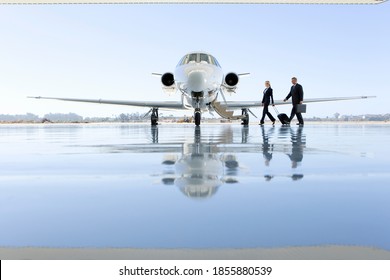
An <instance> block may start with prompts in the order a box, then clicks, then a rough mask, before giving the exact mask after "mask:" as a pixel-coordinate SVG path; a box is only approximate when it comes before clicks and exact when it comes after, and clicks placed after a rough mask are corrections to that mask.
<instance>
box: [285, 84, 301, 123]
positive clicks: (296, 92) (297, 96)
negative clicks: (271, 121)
mask: <svg viewBox="0 0 390 280" xmlns="http://www.w3.org/2000/svg"><path fill="white" fill-rule="evenodd" d="M290 97H292V105H293V107H292V109H291V115H290V122H291V121H292V119H293V118H294V117H295V115H297V119H298V121H299V123H300V124H303V118H302V114H301V113H298V112H297V105H298V104H300V103H301V102H302V101H303V88H302V86H301V85H300V84H295V85H293V86H292V87H291V89H290V93H289V94H288V95H287V96H286V100H288V99H289V98H290Z"/></svg>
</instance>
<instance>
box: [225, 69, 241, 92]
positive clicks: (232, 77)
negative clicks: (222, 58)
mask: <svg viewBox="0 0 390 280" xmlns="http://www.w3.org/2000/svg"><path fill="white" fill-rule="evenodd" d="M238 81H239V77H238V75H237V74H236V73H232V72H231V73H228V74H226V76H225V82H224V88H225V90H226V91H227V92H229V93H232V92H235V91H236V88H237V84H238Z"/></svg>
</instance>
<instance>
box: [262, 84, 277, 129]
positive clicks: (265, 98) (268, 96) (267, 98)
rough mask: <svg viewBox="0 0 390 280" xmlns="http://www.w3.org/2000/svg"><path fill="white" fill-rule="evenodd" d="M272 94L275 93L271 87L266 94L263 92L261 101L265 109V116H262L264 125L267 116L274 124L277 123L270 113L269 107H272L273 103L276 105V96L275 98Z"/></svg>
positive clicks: (265, 91) (266, 90)
mask: <svg viewBox="0 0 390 280" xmlns="http://www.w3.org/2000/svg"><path fill="white" fill-rule="evenodd" d="M272 93H273V91H272V88H271V87H269V88H267V89H265V90H264V92H263V100H262V101H261V103H263V104H264V105H263V106H264V108H263V116H262V118H261V120H260V123H264V118H265V115H267V116H268V117H269V119H270V120H271V121H272V122H274V121H275V118H274V117H273V116H272V114H271V113H270V112H269V111H268V106H269V105H270V103H271V101H272V105H273V104H274V96H273V94H272Z"/></svg>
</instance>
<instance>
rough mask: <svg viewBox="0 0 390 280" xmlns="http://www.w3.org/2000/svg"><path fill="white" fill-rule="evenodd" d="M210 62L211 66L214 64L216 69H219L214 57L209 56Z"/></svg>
mask: <svg viewBox="0 0 390 280" xmlns="http://www.w3.org/2000/svg"><path fill="white" fill-rule="evenodd" d="M210 61H211V64H214V65H216V66H218V67H221V65H219V63H218V61H217V60H216V59H215V57H213V56H211V55H210Z"/></svg>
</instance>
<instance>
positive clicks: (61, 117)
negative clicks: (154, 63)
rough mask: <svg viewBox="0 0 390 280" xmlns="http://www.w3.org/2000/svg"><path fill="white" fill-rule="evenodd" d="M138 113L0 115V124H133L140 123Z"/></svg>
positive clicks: (140, 119)
mask: <svg viewBox="0 0 390 280" xmlns="http://www.w3.org/2000/svg"><path fill="white" fill-rule="evenodd" d="M142 120H143V118H142V116H141V115H140V114H139V113H132V114H124V113H122V114H120V115H118V116H114V117H86V118H84V117H83V116H80V115H78V114H75V113H67V114H63V113H48V114H45V115H44V116H43V117H42V118H41V117H39V116H38V115H35V114H32V113H26V114H24V115H5V114H0V122H3V123H45V122H48V123H82V122H84V123H88V122H134V121H142ZM147 120H148V119H147Z"/></svg>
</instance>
